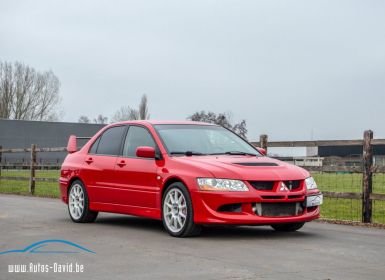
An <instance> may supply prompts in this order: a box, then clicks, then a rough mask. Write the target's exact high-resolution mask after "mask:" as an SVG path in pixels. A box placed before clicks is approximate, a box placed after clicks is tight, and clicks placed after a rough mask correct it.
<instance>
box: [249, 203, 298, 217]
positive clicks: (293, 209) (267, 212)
mask: <svg viewBox="0 0 385 280" xmlns="http://www.w3.org/2000/svg"><path fill="white" fill-rule="evenodd" d="M253 209H254V213H255V214H257V215H258V216H265V217H286V216H297V215H300V214H302V212H303V207H302V205H301V203H299V202H294V203H290V202H289V203H286V202H280V203H255V204H254V205H253Z"/></svg>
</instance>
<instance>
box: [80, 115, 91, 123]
mask: <svg viewBox="0 0 385 280" xmlns="http://www.w3.org/2000/svg"><path fill="white" fill-rule="evenodd" d="M90 122H91V120H90V118H89V117H87V116H84V115H82V116H80V117H79V120H78V123H90Z"/></svg>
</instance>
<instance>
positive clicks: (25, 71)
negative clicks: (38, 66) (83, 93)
mask: <svg viewBox="0 0 385 280" xmlns="http://www.w3.org/2000/svg"><path fill="white" fill-rule="evenodd" d="M59 88H60V82H59V79H58V78H57V77H56V76H55V74H54V73H53V72H52V71H45V72H38V71H36V70H35V69H34V68H33V67H30V66H28V65H25V64H23V63H20V62H15V63H14V64H12V63H9V62H1V61H0V118H5V119H18V120H38V121H42V120H56V119H58V118H59V115H58V114H57V110H56V109H57V106H58V103H59V101H60V96H59Z"/></svg>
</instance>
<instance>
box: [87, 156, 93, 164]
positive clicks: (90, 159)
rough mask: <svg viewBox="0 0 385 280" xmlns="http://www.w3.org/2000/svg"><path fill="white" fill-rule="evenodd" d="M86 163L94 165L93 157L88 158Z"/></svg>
mask: <svg viewBox="0 0 385 280" xmlns="http://www.w3.org/2000/svg"><path fill="white" fill-rule="evenodd" d="M86 162H87V163H88V164H90V163H93V162H94V160H93V159H92V157H90V158H87V159H86Z"/></svg>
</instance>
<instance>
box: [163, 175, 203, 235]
mask: <svg viewBox="0 0 385 280" xmlns="http://www.w3.org/2000/svg"><path fill="white" fill-rule="evenodd" d="M162 221H163V225H164V227H165V228H166V230H167V232H168V233H169V234H170V235H171V236H174V237H187V236H193V235H198V234H199V233H200V231H201V227H200V226H199V225H196V224H194V213H193V206H192V202H191V198H190V194H189V193H188V191H187V189H186V187H185V186H184V185H183V184H182V183H179V182H176V183H173V184H171V185H170V186H168V187H167V189H166V191H165V192H164V196H163V199H162Z"/></svg>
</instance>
